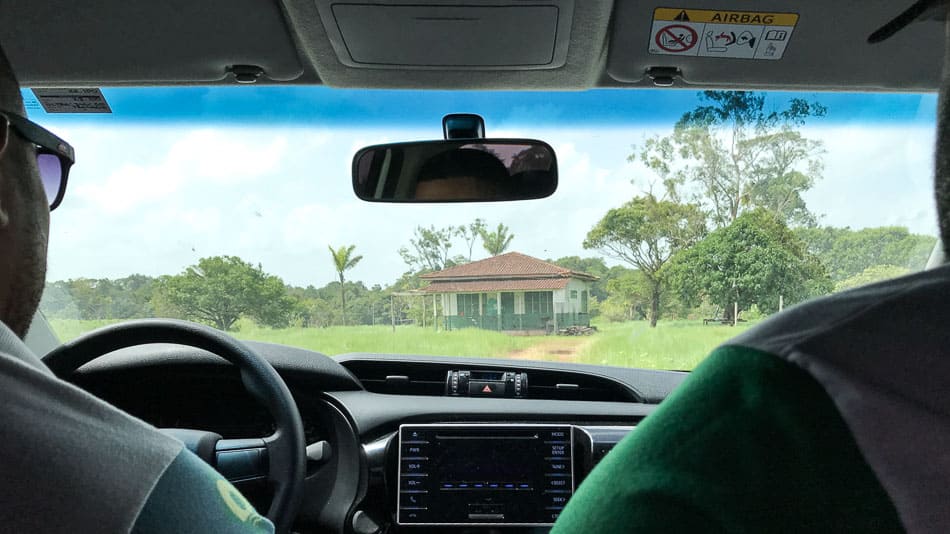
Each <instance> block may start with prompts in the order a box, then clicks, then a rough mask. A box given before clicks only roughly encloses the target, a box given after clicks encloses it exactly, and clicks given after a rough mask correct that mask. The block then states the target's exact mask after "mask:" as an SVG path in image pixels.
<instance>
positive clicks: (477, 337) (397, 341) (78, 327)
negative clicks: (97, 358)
mask: <svg viewBox="0 0 950 534" xmlns="http://www.w3.org/2000/svg"><path fill="white" fill-rule="evenodd" d="M115 322H118V321H110V320H103V321H82V320H73V319H51V320H50V325H52V327H53V331H54V332H56V334H57V335H58V336H59V338H60V340H61V341H64V342H65V341H69V340H71V339H74V338H76V337H79V336H80V335H82V334H84V333H86V332H88V331H90V330H95V329H96V328H99V327H101V326H105V325H107V324H111V323H115ZM238 327H239V329H238V330H237V331H236V332H230V334H231V335H233V336H234V337H236V338H238V339H243V340H251V341H266V342H270V343H280V344H283V345H291V346H294V347H300V348H304V349H310V350H315V351H317V352H322V353H324V354H328V355H331V356H332V355H335V354H344V353H347V352H384V353H394V354H430V355H442V356H486V357H504V356H506V355H507V354H508V353H509V352H512V351H516V350H519V349H524V348H527V347H529V346H531V345H533V344H535V343H537V342H538V341H539V340H543V339H545V337H544V336H540V337H537V336H536V337H521V336H509V335H507V334H502V333H499V332H492V331H487V330H477V329H475V328H468V329H465V330H453V331H451V332H436V331H435V329H432V328H425V329H423V328H420V327H416V326H400V327H397V328H396V332H395V333H393V330H392V327H391V326H334V327H330V328H299V327H296V328H280V329H275V328H263V327H260V326H257V325H255V324H254V323H252V322H251V321H246V320H242V321H240V322H239V323H238Z"/></svg>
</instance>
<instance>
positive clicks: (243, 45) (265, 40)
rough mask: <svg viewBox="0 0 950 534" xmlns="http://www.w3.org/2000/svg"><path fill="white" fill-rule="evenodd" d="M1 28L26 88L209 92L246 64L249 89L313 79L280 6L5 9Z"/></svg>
mask: <svg viewBox="0 0 950 534" xmlns="http://www.w3.org/2000/svg"><path fill="white" fill-rule="evenodd" d="M0 20H3V21H4V23H3V24H2V25H0V42H2V43H3V46H4V49H5V50H6V52H7V55H8V56H9V58H10V61H11V63H12V64H13V66H14V68H15V69H16V71H17V73H18V75H19V77H20V81H21V83H22V84H23V85H24V86H36V85H41V86H57V85H59V86H64V85H83V84H88V83H90V82H91V83H93V84H95V85H110V84H115V85H122V84H149V83H171V82H178V83H189V82H192V83H207V82H215V81H221V80H224V79H226V78H227V77H228V76H229V71H230V70H231V69H232V68H233V67H234V66H236V65H237V66H248V67H249V68H247V69H244V73H245V74H244V75H245V76H248V77H249V78H247V80H248V81H250V80H251V79H260V80H262V81H267V80H273V81H287V80H293V79H296V78H298V77H299V76H300V75H301V74H302V73H303V68H302V66H301V62H300V58H299V56H298V53H297V50H296V47H295V46H294V43H293V39H292V38H291V36H290V33H289V31H288V27H287V24H286V23H285V21H284V16H283V13H282V11H281V8H280V6H279V4H278V3H277V2H274V1H263V0H204V1H200V2H195V1H191V0H172V1H168V2H156V1H153V0H105V1H99V2H94V3H90V2H66V1H52V2H35V1H31V0H4V1H3V3H2V6H0ZM117 21H120V22H118V23H117Z"/></svg>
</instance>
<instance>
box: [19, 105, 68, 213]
mask: <svg viewBox="0 0 950 534" xmlns="http://www.w3.org/2000/svg"><path fill="white" fill-rule="evenodd" d="M0 118H3V119H4V120H6V121H7V123H9V124H10V127H12V128H13V129H14V130H15V131H16V132H17V133H18V134H20V137H22V138H24V139H26V140H27V141H28V142H30V143H33V144H34V145H36V166H37V168H38V169H39V171H40V180H41V181H42V182H43V190H44V191H46V200H47V201H48V202H49V210H50V211H53V210H54V209H56V207H57V206H59V204H60V202H62V201H63V195H65V194H66V179H67V178H68V177H69V168H70V167H72V165H73V163H75V162H76V152H75V151H74V150H73V147H72V146H70V144H69V143H67V142H66V141H63V140H62V139H60V138H59V137H57V136H56V135H54V134H53V133H52V132H50V131H49V130H47V129H46V128H43V127H42V126H40V125H39V124H36V123H35V122H33V121H31V120H30V119H27V118H26V117H24V116H22V115H18V114H16V113H11V112H9V111H0Z"/></svg>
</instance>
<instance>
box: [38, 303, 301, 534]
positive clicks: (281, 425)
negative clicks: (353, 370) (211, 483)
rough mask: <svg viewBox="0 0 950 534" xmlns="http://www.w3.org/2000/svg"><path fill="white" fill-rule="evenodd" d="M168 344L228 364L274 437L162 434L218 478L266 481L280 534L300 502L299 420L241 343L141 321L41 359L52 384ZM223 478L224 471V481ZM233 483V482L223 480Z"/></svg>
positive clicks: (182, 324) (195, 328) (264, 366)
mask: <svg viewBox="0 0 950 534" xmlns="http://www.w3.org/2000/svg"><path fill="white" fill-rule="evenodd" d="M149 343H174V344H178V345H187V346H190V347H195V348H199V349H203V350H206V351H208V352H211V353H213V354H216V355H218V356H220V357H222V358H224V359H225V360H227V361H229V362H231V363H232V364H234V365H235V366H237V368H238V369H239V370H240V372H241V381H242V382H243V383H244V387H245V388H246V389H247V391H248V392H249V393H250V394H251V395H252V396H253V397H254V398H255V399H257V400H258V402H260V403H261V404H263V405H264V406H265V407H266V409H267V410H268V411H269V412H270V415H271V416H272V417H273V418H274V421H275V423H276V427H277V430H276V431H275V432H274V433H273V434H271V435H270V436H268V437H266V438H263V439H221V436H220V435H218V434H214V433H211V432H201V431H197V430H183V429H170V430H163V432H166V433H168V434H170V435H172V436H174V437H177V438H179V439H181V440H182V441H184V442H185V445H186V446H187V447H188V448H189V449H191V450H192V452H195V453H196V454H198V456H199V457H201V458H202V459H203V460H205V461H206V462H208V463H209V464H211V465H213V466H216V467H217V469H218V470H219V471H220V472H222V474H223V475H224V476H225V477H226V478H231V479H232V480H233V479H234V477H237V478H241V479H247V478H253V477H255V476H261V477H266V478H267V480H268V482H269V483H271V484H272V485H273V487H274V500H273V502H272V503H271V507H270V510H268V512H267V518H268V519H270V520H271V521H272V522H273V523H274V526H275V527H276V530H277V532H279V533H283V532H288V531H289V530H290V527H291V526H292V524H293V521H294V518H295V517H296V516H297V512H298V510H299V508H300V502H301V500H302V497H303V485H304V470H305V467H306V461H307V460H306V446H305V441H304V430H303V423H302V422H301V419H300V412H299V411H298V410H297V404H296V403H295V402H294V399H293V396H291V394H290V390H289V389H287V384H285V383H284V381H283V379H281V378H280V375H278V374H277V371H275V370H274V368H273V367H272V366H271V365H270V364H269V363H267V361H266V360H264V359H263V358H261V357H260V356H258V355H257V354H255V353H254V351H252V350H251V349H249V348H248V347H247V346H246V345H244V344H243V343H240V342H239V341H237V340H235V339H234V338H231V337H230V336H227V335H225V334H224V333H222V332H220V331H218V330H215V329H213V328H210V327H207V326H204V325H200V324H196V323H191V322H188V321H176V320H172V319H142V320H135V321H129V322H125V323H121V324H115V325H110V326H106V327H104V328H100V329H98V330H95V331H93V332H90V333H88V334H85V335H83V336H82V337H79V338H77V339H75V340H73V341H71V342H69V343H66V344H65V345H62V346H60V347H58V348H56V349H54V350H53V351H52V352H50V353H49V354H47V355H46V356H44V357H43V361H44V363H45V364H46V365H47V366H48V367H49V368H50V370H52V371H53V373H54V374H56V376H58V377H59V378H63V379H66V378H68V377H69V376H70V375H71V374H72V373H73V372H74V371H76V369H79V368H80V367H82V366H83V365H85V364H87V363H89V362H91V361H93V360H95V359H96V358H98V357H100V356H102V355H103V354H108V353H110V352H112V351H115V350H118V349H122V348H126V347H133V346H136V345H146V344H149ZM228 471H231V472H230V473H228ZM229 474H230V475H233V476H229Z"/></svg>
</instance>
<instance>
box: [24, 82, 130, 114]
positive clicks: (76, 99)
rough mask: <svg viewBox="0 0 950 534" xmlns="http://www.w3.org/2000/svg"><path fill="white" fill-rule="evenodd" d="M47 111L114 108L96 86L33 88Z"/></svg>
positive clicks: (93, 110)
mask: <svg viewBox="0 0 950 534" xmlns="http://www.w3.org/2000/svg"><path fill="white" fill-rule="evenodd" d="M33 94H34V95H36V99H37V100H39V101H40V105H41V106H43V111H45V112H47V113H112V108H110V107H109V103H108V102H106V97H104V96H102V91H100V90H99V89H95V88H73V89H33Z"/></svg>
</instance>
